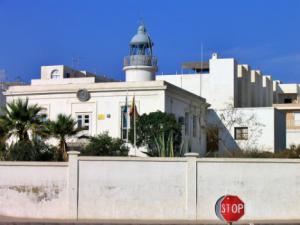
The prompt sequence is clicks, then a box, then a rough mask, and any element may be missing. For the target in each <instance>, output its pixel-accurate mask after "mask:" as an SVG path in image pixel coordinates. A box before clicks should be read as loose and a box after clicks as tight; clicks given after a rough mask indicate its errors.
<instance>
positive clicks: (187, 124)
mask: <svg viewBox="0 0 300 225" xmlns="http://www.w3.org/2000/svg"><path fill="white" fill-rule="evenodd" d="M189 131H190V115H189V113H188V112H186V113H185V117H184V132H185V135H189V133H190V132H189Z"/></svg>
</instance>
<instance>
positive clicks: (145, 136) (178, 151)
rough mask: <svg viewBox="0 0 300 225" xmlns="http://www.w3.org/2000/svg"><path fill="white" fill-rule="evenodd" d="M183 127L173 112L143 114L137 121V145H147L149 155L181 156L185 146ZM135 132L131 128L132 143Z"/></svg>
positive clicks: (130, 137)
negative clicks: (182, 133)
mask: <svg viewBox="0 0 300 225" xmlns="http://www.w3.org/2000/svg"><path fill="white" fill-rule="evenodd" d="M131 122H132V121H131ZM131 128H133V124H131ZM181 129H182V128H181V124H180V123H179V122H177V120H176V117H175V116H174V115H173V114H168V113H164V112H161V111H156V112H151V113H149V114H143V115H141V116H140V117H138V118H137V121H136V135H137V138H136V145H137V146H138V147H140V146H147V147H148V150H149V151H148V152H147V153H146V154H147V155H148V156H156V157H174V156H181V155H182V146H183V145H182V135H181ZM133 132H134V131H133V129H130V132H129V139H130V142H131V143H132V144H133V143H134V140H133Z"/></svg>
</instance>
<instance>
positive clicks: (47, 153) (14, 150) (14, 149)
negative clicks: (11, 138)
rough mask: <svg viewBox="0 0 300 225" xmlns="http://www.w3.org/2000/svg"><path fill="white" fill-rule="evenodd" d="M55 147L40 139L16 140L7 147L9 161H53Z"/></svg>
mask: <svg viewBox="0 0 300 225" xmlns="http://www.w3.org/2000/svg"><path fill="white" fill-rule="evenodd" d="M54 152H55V149H54V148H53V147H51V146H48V145H47V144H45V143H44V142H42V141H34V142H31V141H18V142H16V143H13V144H11V145H10V146H9V147H8V149H7V157H6V159H7V160H10V161H53V160H55V154H54Z"/></svg>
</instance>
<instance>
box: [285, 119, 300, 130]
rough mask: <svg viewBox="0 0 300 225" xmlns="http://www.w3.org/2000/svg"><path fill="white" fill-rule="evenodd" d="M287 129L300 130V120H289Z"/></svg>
mask: <svg viewBox="0 0 300 225" xmlns="http://www.w3.org/2000/svg"><path fill="white" fill-rule="evenodd" d="M286 128H287V129H297V130H300V120H293V119H287V120H286Z"/></svg>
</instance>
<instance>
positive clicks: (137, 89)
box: [5, 26, 208, 155]
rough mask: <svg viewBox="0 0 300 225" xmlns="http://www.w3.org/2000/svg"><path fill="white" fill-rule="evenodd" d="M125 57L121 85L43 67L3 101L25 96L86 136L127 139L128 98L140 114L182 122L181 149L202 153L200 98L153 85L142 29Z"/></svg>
mask: <svg viewBox="0 0 300 225" xmlns="http://www.w3.org/2000/svg"><path fill="white" fill-rule="evenodd" d="M130 45H131V53H130V56H128V57H125V60H124V71H125V73H126V81H125V82H108V81H109V80H107V79H105V78H103V77H97V76H94V75H92V74H89V73H87V72H82V71H76V70H73V69H71V68H68V67H65V66H62V65H60V66H43V67H42V68H41V79H36V80H32V81H31V84H30V85H24V86H12V87H9V88H8V90H7V91H6V92H5V95H6V98H7V101H8V102H10V101H12V100H14V99H17V98H22V99H25V98H28V99H29V103H30V104H39V105H40V106H42V107H44V108H45V113H46V114H47V115H48V117H49V119H51V120H55V119H56V117H57V115H58V114H59V113H63V114H70V115H72V116H73V118H74V119H76V120H77V121H78V125H80V126H85V127H87V131H85V132H86V134H88V135H92V136H94V135H97V134H100V133H103V132H108V133H109V135H111V136H113V137H120V138H123V139H126V138H127V137H126V135H127V133H126V129H127V127H126V126H127V124H128V123H124V120H126V119H127V117H126V115H125V114H124V107H125V105H126V98H127V99H128V101H127V104H128V105H129V106H130V105H131V102H132V99H133V96H135V102H136V105H137V111H138V113H139V114H143V113H150V112H155V111H157V110H160V111H162V112H167V113H173V114H174V115H175V116H176V118H177V119H178V120H179V121H184V126H183V140H184V143H186V146H187V147H186V150H191V151H192V152H198V153H200V154H201V155H204V154H205V152H206V136H205V129H204V128H203V127H205V115H206V109H207V107H208V104H207V103H206V101H205V99H204V98H202V97H200V96H199V95H195V94H193V93H190V92H188V91H186V90H184V89H181V88H179V87H177V86H174V85H172V84H170V83H168V82H166V81H156V80H155V71H156V70H157V66H156V65H157V63H156V59H155V57H153V56H152V45H153V43H152V41H151V40H150V38H149V36H148V34H147V33H146V30H145V28H144V26H140V27H139V29H138V33H137V34H136V35H135V36H134V37H133V38H132V40H131V43H130Z"/></svg>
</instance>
